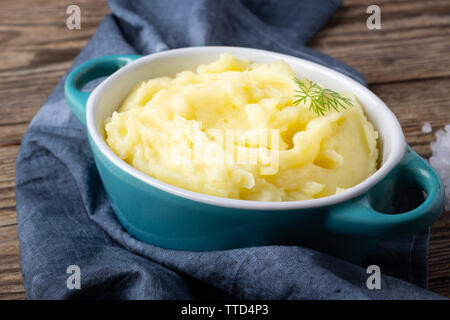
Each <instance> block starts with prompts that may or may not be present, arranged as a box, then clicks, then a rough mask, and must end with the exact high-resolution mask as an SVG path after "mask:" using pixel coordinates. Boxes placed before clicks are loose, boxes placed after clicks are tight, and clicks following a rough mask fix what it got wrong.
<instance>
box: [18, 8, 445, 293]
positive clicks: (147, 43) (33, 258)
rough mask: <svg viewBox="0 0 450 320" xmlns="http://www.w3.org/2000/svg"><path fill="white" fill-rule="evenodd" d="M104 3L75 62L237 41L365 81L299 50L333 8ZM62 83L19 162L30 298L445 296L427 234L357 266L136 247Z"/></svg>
mask: <svg viewBox="0 0 450 320" xmlns="http://www.w3.org/2000/svg"><path fill="white" fill-rule="evenodd" d="M109 5H110V8H111V11H112V15H110V16H107V17H106V18H105V19H104V21H103V22H102V23H101V25H100V26H99V28H98V31H97V32H96V33H95V35H94V36H93V38H92V40H91V41H90V42H89V44H88V45H87V46H86V48H85V49H84V50H83V51H82V52H81V54H80V55H79V56H78V57H77V59H76V60H75V63H74V65H73V66H76V65H79V64H80V63H82V62H84V61H86V60H88V59H91V58H94V57H97V56H102V55H107V54H126V53H139V54H150V53H154V52H157V51H161V50H167V49H173V48H178V47H186V46H200V45H233V46H246V47H255V48H262V49H268V50H272V51H278V52H282V53H286V54H290V55H294V56H297V57H301V58H305V59H309V60H311V61H314V62H317V63H321V64H323V65H326V66H328V67H331V68H334V69H336V70H338V71H340V72H342V73H345V74H347V75H349V76H350V77H353V78H354V79H356V80H358V81H360V82H362V83H364V79H363V77H362V76H361V75H360V74H359V73H357V72H356V71H354V70H353V69H351V68H350V67H348V66H346V65H344V64H342V63H340V62H338V61H336V60H334V59H332V58H330V57H328V56H326V55H324V54H321V53H319V52H316V51H313V50H311V49H308V48H306V47H305V46H304V44H305V43H306V42H307V41H308V40H309V39H310V38H311V37H312V36H313V35H314V34H315V33H316V32H317V31H318V30H319V29H320V28H321V26H322V25H323V24H324V23H325V22H326V21H327V19H328V18H329V16H330V15H331V14H332V13H333V12H334V11H335V10H336V8H338V6H339V5H340V1H335V0H328V1H325V0H324V1H317V0H287V1H275V0H261V1H250V0H242V1H239V0H226V1H225V0H222V1H217V0H184V1H176V0H173V1H172V0H170V1H169V0H166V1H157V0H152V1H148V0H146V1H144V0H141V1H119V0H111V1H110V2H109ZM81 10H83V8H81ZM72 68H73V67H72ZM69 71H70V70H69ZM63 83H64V78H63V79H61V81H60V82H59V84H58V85H57V87H56V88H55V90H54V91H53V93H52V94H51V95H50V97H49V99H48V100H47V102H45V104H44V105H43V107H42V108H41V109H40V111H39V112H38V114H37V115H36V116H35V118H34V119H33V120H32V122H31V124H30V127H29V128H28V131H27V133H26V134H25V136H24V139H23V142H22V145H21V148H20V152H19V155H18V158H17V175H16V176H17V178H16V179H17V181H16V182H17V185H16V195H17V213H18V232H19V239H20V252H21V264H22V273H23V279H24V284H25V289H26V294H27V297H28V298H31V299H76V298H83V299H94V298H114V299H195V298H202V297H208V298H210V299H211V298H218V299H221V298H239V299H414V298H419V299H435V298H440V296H438V295H436V294H434V293H432V292H429V291H427V290H425V289H423V288H422V287H425V286H426V272H427V270H426V256H427V241H428V233H427V232H425V233H424V234H422V235H418V236H415V237H402V238H399V239H397V240H394V241H388V242H385V243H382V244H381V245H380V247H379V248H378V250H377V252H376V253H375V254H374V255H372V257H371V258H370V259H369V260H368V261H367V262H366V264H365V265H363V266H358V265H354V264H351V263H348V262H346V261H343V260H340V259H337V258H334V257H330V256H328V255H326V254H323V253H320V252H316V251H313V250H310V249H307V248H303V247H294V246H290V247H289V246H267V247H255V248H243V249H234V250H225V251H215V252H187V251H174V250H166V249H162V248H159V247H156V246H153V245H150V244H147V243H143V242H140V241H138V240H136V239H135V238H133V237H132V236H131V235H130V234H128V233H127V232H126V231H125V230H124V229H123V228H122V227H121V225H120V224H119V222H118V220H117V219H116V217H115V215H114V213H113V211H112V209H111V206H110V204H109V202H108V200H107V198H106V195H105V191H104V189H103V187H102V184H101V181H100V178H99V175H98V173H97V170H96V167H95V164H94V161H93V158H92V154H91V151H90V149H89V146H88V142H87V138H86V133H85V129H84V128H83V127H82V125H81V124H80V123H79V122H78V121H77V120H76V118H75V117H74V116H73V115H72V114H71V112H70V110H69V109H68V107H67V105H66V103H65V99H64V92H63ZM368 263H373V264H377V265H379V266H380V268H381V271H382V276H381V289H380V290H369V289H368V288H367V286H366V280H367V278H368V276H369V275H368V274H367V273H366V269H365V267H366V265H367V264H368ZM70 265H77V266H79V268H80V270H81V278H80V279H81V281H80V285H81V289H69V288H68V287H67V285H66V283H67V279H68V277H69V276H70V274H67V273H66V271H67V268H68V266H70ZM389 275H393V276H396V277H398V278H394V277H391V276H389ZM412 283H415V284H417V285H419V286H421V287H419V286H416V285H414V284H412Z"/></svg>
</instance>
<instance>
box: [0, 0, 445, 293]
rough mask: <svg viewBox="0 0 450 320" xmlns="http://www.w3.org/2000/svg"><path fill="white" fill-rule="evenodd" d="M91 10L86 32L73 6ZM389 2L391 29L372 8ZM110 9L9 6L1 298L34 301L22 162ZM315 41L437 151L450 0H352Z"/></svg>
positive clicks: (1, 80) (19, 2)
mask: <svg viewBox="0 0 450 320" xmlns="http://www.w3.org/2000/svg"><path fill="white" fill-rule="evenodd" d="M70 4H77V5H79V6H80V8H81V30H68V29H67V28H66V24H65V23H66V18H67V14H66V8H67V6H68V5H70ZM371 4H378V5H379V6H380V7H381V21H382V29H381V30H368V29H367V27H366V19H367V17H368V15H367V14H366V8H367V7H368V6H369V5H371ZM108 13H109V9H108V7H107V4H106V2H105V1H104V0H76V1H72V0H70V1H67V0H64V1H61V0H53V1H49V0H16V1H2V5H1V10H0V101H1V103H0V299H23V298H25V293H24V288H23V285H22V278H21V273H20V260H19V242H18V240H17V221H16V210H15V197H14V177H15V159H16V156H17V152H18V149H19V145H20V141H21V138H22V135H23V134H24V132H25V130H26V128H27V126H28V123H29V121H30V120H31V118H32V117H33V115H34V114H35V113H36V112H37V110H38V109H39V108H40V106H41V105H42V104H43V103H44V101H45V99H46V98H47V96H48V95H49V94H50V92H51V91H52V90H53V87H54V86H55V84H56V83H57V81H58V80H59V79H60V78H61V76H62V75H63V74H64V73H65V71H66V70H67V68H68V67H69V66H70V65H71V63H72V61H73V59H74V58H75V56H76V55H77V54H78V53H79V52H80V50H81V49H82V48H83V47H84V46H85V44H86V42H87V41H88V40H89V38H90V37H91V35H92V34H93V33H94V32H95V30H96V28H97V26H98V24H99V23H100V21H101V20H102V18H103V17H104V16H105V15H106V14H108ZM310 46H312V47H313V48H315V49H317V50H320V51H322V52H324V53H326V54H329V55H331V56H333V57H335V58H337V59H339V60H341V61H343V62H346V63H347V64H349V65H350V66H352V67H354V68H356V69H358V70H359V71H361V72H362V74H364V75H365V76H366V78H367V79H368V82H369V85H370V89H371V90H372V91H374V92H375V93H376V94H377V95H378V96H379V97H380V98H381V99H382V100H383V101H385V102H386V104H387V105H388V106H389V107H390V108H391V109H392V110H393V112H394V113H395V114H396V115H397V117H398V118H399V120H400V122H401V125H402V127H403V130H404V133H405V135H406V138H407V140H408V143H409V144H410V145H411V146H412V147H413V148H414V149H415V150H416V151H417V152H418V153H419V154H420V155H422V156H423V157H425V158H429V156H430V153H431V150H430V142H431V141H433V140H434V139H435V137H434V135H433V134H431V133H430V134H425V133H423V132H422V131H421V127H422V125H423V123H424V122H426V121H428V122H430V123H431V125H432V127H433V129H434V130H437V129H440V128H442V127H443V126H444V125H445V124H447V123H450V102H449V101H450V99H449V97H450V1H449V0H433V1H423V0H403V1H395V0H377V1H373V0H367V1H357V0H344V5H343V6H342V7H341V8H340V9H339V10H338V11H337V12H336V14H335V15H334V16H333V18H332V19H331V20H330V21H329V23H328V24H327V25H326V26H325V28H324V29H323V30H322V31H321V32H320V33H319V34H318V35H317V36H316V37H315V38H314V39H313V41H311V43H310ZM429 267H430V268H429V276H430V277H429V278H430V282H429V288H430V289H431V290H432V291H434V292H437V293H440V294H442V295H444V296H447V297H450V214H449V212H444V213H443V215H442V216H441V218H440V219H439V220H438V221H437V222H436V223H435V224H434V225H433V227H432V233H431V240H430V251H429Z"/></svg>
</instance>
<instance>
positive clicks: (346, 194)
mask: <svg viewBox="0 0 450 320" xmlns="http://www.w3.org/2000/svg"><path fill="white" fill-rule="evenodd" d="M230 50H231V51H234V52H237V51H246V53H251V54H265V55H267V54H270V55H272V56H273V57H274V59H289V60H291V59H296V60H298V62H299V63H303V64H305V65H309V66H310V67H314V68H317V69H319V70H321V71H326V72H328V73H330V74H333V75H334V76H338V77H341V78H342V80H343V81H346V82H347V83H348V85H349V86H355V87H358V88H359V89H361V90H364V91H366V94H368V95H370V96H371V99H373V100H374V101H376V102H377V104H378V105H379V107H381V108H384V109H385V110H384V112H385V114H387V115H389V116H390V117H391V118H392V119H391V120H393V124H394V126H395V128H392V130H393V131H392V132H393V133H394V135H393V136H392V137H391V138H392V141H393V145H392V150H391V152H390V154H389V157H388V159H387V160H386V161H385V163H384V164H383V165H382V166H381V167H380V168H379V169H378V170H377V171H376V172H375V173H374V174H372V175H371V176H370V177H368V178H367V179H365V180H364V181H362V182H361V183H359V184H357V185H356V186H354V187H351V188H348V189H346V190H345V191H343V192H341V193H338V194H335V195H331V196H327V197H323V198H318V199H311V200H299V201H252V200H240V199H230V198H223V197H218V196H212V195H207V194H203V193H199V192H194V191H190V190H186V189H182V188H180V187H176V186H174V185H170V184H168V183H165V182H162V181H160V180H158V179H156V178H153V177H151V176H149V175H147V174H145V173H143V172H141V171H139V170H137V169H136V168H134V167H132V166H131V165H129V164H128V163H126V162H125V161H123V160H122V159H120V158H119V157H118V156H117V155H116V154H115V153H114V152H113V151H112V150H111V149H110V148H109V147H108V145H107V144H106V142H105V141H104V139H103V138H102V136H101V134H100V132H99V130H98V128H97V125H96V120H95V107H96V105H97V104H98V102H99V99H100V97H101V96H102V95H103V94H105V93H107V91H108V87H109V85H110V84H111V83H112V82H113V81H118V80H120V78H121V77H123V75H125V74H126V73H128V72H131V71H133V70H134V69H136V68H139V67H140V66H142V65H144V64H146V63H149V62H151V61H153V60H156V59H159V58H163V57H167V56H170V55H180V56H182V55H183V54H193V53H205V52H210V53H221V52H226V51H228V52H230ZM349 91H352V90H351V89H349ZM86 126H87V131H88V133H89V135H90V137H91V139H92V141H93V143H95V144H96V146H97V147H98V149H99V150H100V152H101V153H102V154H103V155H104V156H105V157H106V158H107V159H108V160H109V161H111V162H112V163H113V164H114V165H115V166H117V167H118V168H120V169H121V170H123V171H124V172H126V173H128V174H129V175H131V176H133V177H135V178H137V179H139V180H141V181H142V182H144V183H145V184H148V185H150V186H152V187H155V188H158V189H160V190H161V191H165V192H168V193H170V194H173V195H176V196H179V197H182V198H185V199H189V200H193V201H196V202H200V203H204V204H209V205H213V206H219V207H226V208H238V209H248V210H294V209H295V210H298V209H309V208H317V207H325V206H330V205H334V204H338V203H341V202H344V201H346V200H350V199H353V198H355V197H357V196H360V195H362V194H364V193H366V192H367V191H368V190H369V189H370V188H371V187H372V186H374V185H375V184H376V183H377V182H379V181H381V179H383V178H384V177H385V176H386V175H387V174H388V173H389V172H390V171H391V170H392V169H393V168H394V167H395V166H396V165H397V164H398V163H399V162H400V160H401V159H402V157H403V155H404V153H405V148H406V142H405V137H404V135H403V131H402V128H401V126H400V123H399V122H398V120H397V118H396V116H395V115H394V113H393V112H392V111H391V110H390V109H389V108H388V107H387V106H386V105H385V104H384V102H383V101H381V100H380V99H379V98H378V97H377V96H376V95H375V94H374V93H373V92H372V91H370V90H369V89H368V88H366V87H364V86H363V85H361V84H360V83H358V82H357V81H355V80H353V79H351V78H350V77H348V76H346V75H344V74H342V73H340V72H337V71H335V70H333V69H330V68H328V67H325V66H323V65H320V64H317V63H315V62H311V61H308V60H305V59H301V58H297V57H294V56H289V55H285V54H281V53H276V52H272V51H267V50H260V49H253V48H244V47H228V46H206V47H188V48H179V49H172V50H167V51H162V52H158V53H153V54H150V55H146V56H142V58H139V59H137V60H135V61H133V62H131V63H130V64H128V65H126V66H124V67H122V68H121V69H119V70H118V71H116V72H115V73H114V74H112V75H111V76H109V77H108V78H107V79H105V80H104V81H103V82H102V83H101V84H100V85H99V86H98V87H97V88H95V89H94V90H93V91H92V93H91V95H90V97H89V99H88V102H87V105H86Z"/></svg>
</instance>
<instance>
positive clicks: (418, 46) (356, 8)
mask: <svg viewBox="0 0 450 320" xmlns="http://www.w3.org/2000/svg"><path fill="white" fill-rule="evenodd" d="M372 4H377V5H378V6H379V7H380V9H381V25H382V29H381V30H369V29H368V28H367V26H366V20H367V18H368V17H369V15H368V14H366V9H367V7H368V6H369V5H372ZM310 45H311V46H312V47H313V48H315V49H317V50H319V51H322V52H324V53H327V54H329V55H331V56H333V57H335V58H336V59H338V60H341V61H343V62H345V63H347V64H349V65H350V66H352V67H354V68H356V69H357V70H359V71H360V72H361V73H362V74H364V76H365V77H366V78H367V80H368V82H369V83H384V82H394V81H403V80H410V79H428V78H436V77H445V76H449V75H450V1H448V0H435V1H409V0H405V1H392V0H383V1H376V3H374V1H372V0H363V1H359V0H358V1H357V0H350V1H344V6H343V7H342V8H341V9H340V10H338V11H337V12H336V14H335V15H334V16H333V17H332V18H331V20H330V21H329V23H328V24H327V25H326V27H325V28H324V29H322V30H321V31H320V32H319V33H318V34H317V35H316V36H315V37H314V39H313V40H312V41H311V42H310Z"/></svg>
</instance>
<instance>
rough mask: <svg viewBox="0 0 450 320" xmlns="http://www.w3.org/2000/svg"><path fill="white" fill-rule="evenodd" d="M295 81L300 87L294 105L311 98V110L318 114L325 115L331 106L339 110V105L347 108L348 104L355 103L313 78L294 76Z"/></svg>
mask: <svg viewBox="0 0 450 320" xmlns="http://www.w3.org/2000/svg"><path fill="white" fill-rule="evenodd" d="M294 82H295V83H296V84H297V86H298V88H299V90H295V92H297V93H298V94H297V95H295V96H294V97H297V98H298V99H297V100H296V101H294V105H298V104H299V103H300V102H303V103H305V104H306V103H307V101H308V99H309V101H310V105H309V110H312V111H314V112H315V113H316V114H317V115H318V116H323V115H324V114H325V111H330V110H331V108H333V109H334V110H336V111H339V107H341V108H343V109H346V106H352V105H353V104H352V101H351V100H350V99H348V98H345V97H342V96H341V95H340V94H339V93H337V92H335V91H333V90H330V89H323V88H322V87H320V86H319V85H318V84H317V83H315V82H313V81H311V80H308V79H305V80H299V79H297V78H294Z"/></svg>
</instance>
